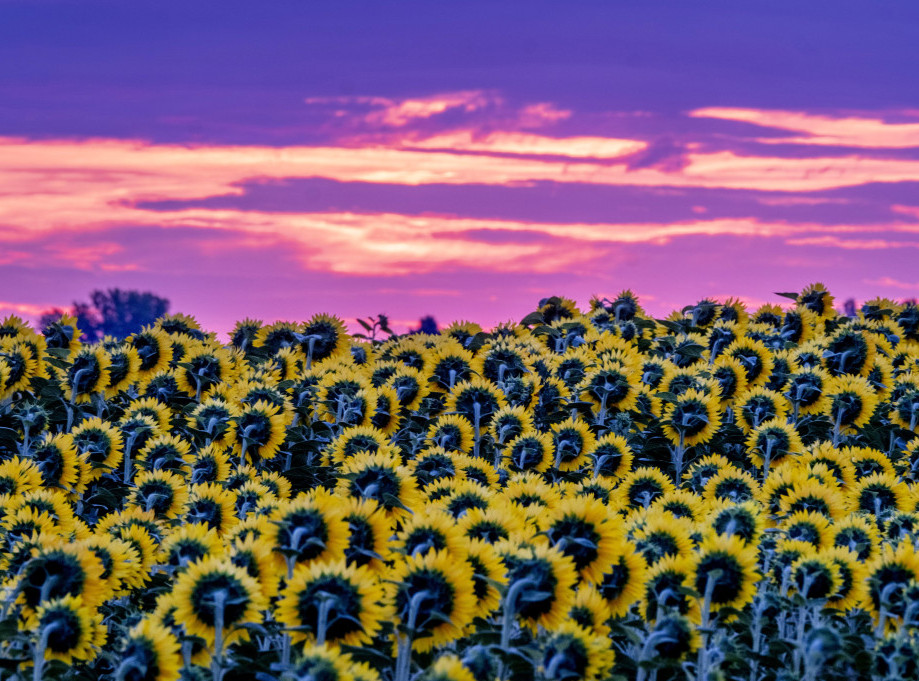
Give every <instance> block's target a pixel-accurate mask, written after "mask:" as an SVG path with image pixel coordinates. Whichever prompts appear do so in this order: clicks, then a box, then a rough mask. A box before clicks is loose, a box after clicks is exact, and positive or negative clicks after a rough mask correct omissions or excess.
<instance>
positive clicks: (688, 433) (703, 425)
mask: <svg viewBox="0 0 919 681" xmlns="http://www.w3.org/2000/svg"><path fill="white" fill-rule="evenodd" d="M661 425H662V427H663V430H664V435H666V436H667V439H668V440H670V442H672V443H673V444H674V445H680V444H682V445H685V446H687V447H691V446H693V445H698V444H704V443H706V442H708V441H709V440H711V439H712V437H714V435H715V433H716V432H717V430H718V428H719V427H720V426H721V412H720V411H719V409H718V404H717V401H716V399H715V398H714V397H713V396H712V395H709V394H706V393H703V392H700V391H698V390H694V389H689V390H687V391H685V392H684V393H682V394H681V395H679V396H677V398H676V399H675V400H674V401H672V402H668V403H667V404H666V405H665V406H664V408H663V414H662V422H661Z"/></svg>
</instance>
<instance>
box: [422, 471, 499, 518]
mask: <svg viewBox="0 0 919 681" xmlns="http://www.w3.org/2000/svg"><path fill="white" fill-rule="evenodd" d="M448 482H449V483H450V488H449V493H448V494H446V495H443V496H441V497H440V498H438V499H437V500H436V501H435V504H436V505H437V506H439V507H441V508H444V509H445V510H446V511H448V512H449V513H450V515H452V516H453V518H454V519H459V518H461V517H462V516H463V515H465V514H466V513H467V512H468V511H470V510H472V509H473V508H480V509H486V508H488V507H489V506H490V505H491V503H492V502H493V501H494V500H495V498H496V496H497V495H496V493H495V492H494V491H493V490H491V489H489V488H488V487H486V486H485V485H482V484H480V483H478V482H475V481H474V480H459V481H448ZM432 487H433V486H432Z"/></svg>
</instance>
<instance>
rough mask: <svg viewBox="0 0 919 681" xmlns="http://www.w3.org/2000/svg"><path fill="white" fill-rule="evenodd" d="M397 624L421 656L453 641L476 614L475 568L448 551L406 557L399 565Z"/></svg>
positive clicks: (394, 579) (394, 580)
mask: <svg viewBox="0 0 919 681" xmlns="http://www.w3.org/2000/svg"><path fill="white" fill-rule="evenodd" d="M392 581H393V582H394V583H395V595H394V599H393V603H394V606H395V620H396V622H397V626H398V628H399V630H400V631H402V632H404V633H407V634H409V635H411V636H412V647H413V648H414V649H415V650H418V651H420V652H425V651H427V650H430V649H431V648H433V647H435V646H438V645H441V644H443V643H446V642H448V641H451V640H454V639H455V638H457V637H459V636H460V635H462V632H463V629H464V627H465V626H466V625H467V624H469V623H470V622H471V621H472V618H473V616H474V613H475V593H474V589H475V586H474V583H473V572H472V567H471V566H470V565H469V563H468V562H466V561H463V560H460V561H458V560H456V559H455V558H454V557H452V556H451V555H450V554H449V553H447V552H445V551H435V552H429V553H427V554H425V555H423V556H420V555H416V556H406V557H405V558H404V559H402V560H399V561H397V563H396V566H395V570H394V573H393V577H392Z"/></svg>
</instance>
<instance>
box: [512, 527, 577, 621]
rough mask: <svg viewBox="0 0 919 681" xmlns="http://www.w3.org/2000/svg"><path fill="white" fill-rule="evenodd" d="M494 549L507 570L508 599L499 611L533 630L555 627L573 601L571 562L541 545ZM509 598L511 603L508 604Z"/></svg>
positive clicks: (552, 549) (573, 567)
mask: <svg viewBox="0 0 919 681" xmlns="http://www.w3.org/2000/svg"><path fill="white" fill-rule="evenodd" d="M496 549H497V550H498V553H499V555H501V557H502V560H503V561H504V565H505V567H506V568H507V584H508V591H507V594H508V595H506V596H505V603H504V605H503V607H504V608H508V609H509V610H510V611H513V612H514V613H515V615H516V616H517V618H518V619H519V620H520V621H521V622H522V623H523V624H524V625H526V626H528V627H531V628H533V629H535V628H536V627H537V626H538V625H542V626H544V627H546V628H551V627H555V626H558V625H559V624H560V623H561V622H562V621H563V618H564V617H565V615H566V614H567V612H568V610H569V609H570V607H571V604H572V602H573V601H574V590H573V587H574V584H575V582H576V581H577V568H576V567H575V565H574V562H573V561H572V560H571V558H569V557H568V556H566V555H565V554H563V553H561V552H560V551H558V550H557V549H555V548H553V547H551V546H545V545H539V546H531V545H526V544H524V545H514V544H512V543H510V542H501V543H499V544H498V545H497V546H496ZM511 594H513V595H514V600H513V602H509V600H508V599H509V598H510V595H511Z"/></svg>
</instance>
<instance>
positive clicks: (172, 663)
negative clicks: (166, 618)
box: [116, 617, 182, 681]
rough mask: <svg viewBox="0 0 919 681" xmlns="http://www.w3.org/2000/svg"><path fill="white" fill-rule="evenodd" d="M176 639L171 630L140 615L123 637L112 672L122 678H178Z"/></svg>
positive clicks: (149, 680)
mask: <svg viewBox="0 0 919 681" xmlns="http://www.w3.org/2000/svg"><path fill="white" fill-rule="evenodd" d="M179 650H180V646H179V641H178V639H177V638H176V636H175V634H174V633H173V632H172V630H171V629H169V628H167V627H166V626H164V625H163V624H161V623H160V622H157V621H156V619H154V618H150V617H147V618H144V619H142V620H141V621H140V623H138V624H137V625H136V626H135V627H134V628H133V629H131V631H130V633H129V634H128V636H127V639H126V640H125V643H124V647H123V648H122V649H121V651H120V662H119V664H118V668H117V671H116V676H117V677H118V678H122V679H125V681H178V679H179V670H180V669H181V667H182V656H181V654H180V652H179Z"/></svg>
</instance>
